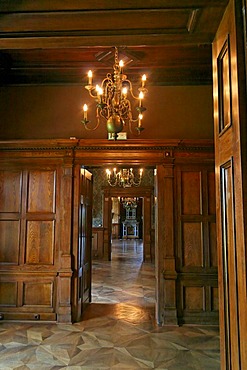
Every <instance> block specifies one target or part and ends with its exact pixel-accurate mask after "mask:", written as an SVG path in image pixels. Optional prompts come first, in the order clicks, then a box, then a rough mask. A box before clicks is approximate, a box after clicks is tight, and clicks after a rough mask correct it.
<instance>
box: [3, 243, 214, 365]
mask: <svg viewBox="0 0 247 370" xmlns="http://www.w3.org/2000/svg"><path fill="white" fill-rule="evenodd" d="M154 283H155V280H154V266H153V265H151V264H146V263H145V264H142V244H141V243H133V241H132V242H131V241H126V242H125V243H124V244H122V243H121V242H117V241H116V242H115V243H114V253H113V258H112V262H109V261H102V262H99V261H95V263H94V264H93V301H92V304H91V305H90V307H89V309H88V310H87V311H86V312H85V315H84V319H83V321H82V322H80V323H76V324H73V325H62V324H58V325H56V324H39V325H30V324H24V323H20V324H18V323H2V324H1V325H0V370H8V369H18V370H26V369H33V370H37V369H38V370H42V369H44V370H50V369H54V370H55V369H73V370H79V369H88V370H90V369H93V370H108V369H119V370H125V369H132V370H135V369H163V370H210V369H213V370H214V369H220V356H219V333H218V329H217V328H216V327H205V326H201V327H199V326H191V327H189V326H183V327H174V326H173V327H163V328H161V327H158V326H156V325H155V321H154V302H155V299H154V297H155V288H154V285H155V284H154Z"/></svg>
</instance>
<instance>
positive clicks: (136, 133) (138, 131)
mask: <svg viewBox="0 0 247 370" xmlns="http://www.w3.org/2000/svg"><path fill="white" fill-rule="evenodd" d="M136 121H138V119H137V120H135V121H133V120H132V121H129V130H130V133H131V134H133V135H134V136H136V137H137V136H139V135H140V134H141V130H138V129H137V128H138V127H137V126H136V127H135V129H136V130H135V131H133V129H132V124H133V123H135V122H136Z"/></svg>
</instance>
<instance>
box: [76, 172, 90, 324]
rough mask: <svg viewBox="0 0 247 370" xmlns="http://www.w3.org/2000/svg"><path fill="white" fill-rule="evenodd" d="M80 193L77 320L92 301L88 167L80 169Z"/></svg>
mask: <svg viewBox="0 0 247 370" xmlns="http://www.w3.org/2000/svg"><path fill="white" fill-rule="evenodd" d="M79 194H80V197H79V208H78V211H79V215H78V216H79V224H78V251H77V268H76V274H77V277H76V282H77V284H76V285H77V286H76V295H77V304H76V306H77V307H76V318H75V320H76V321H78V320H80V319H81V317H82V314H83V312H84V310H85V308H86V306H87V305H88V304H89V303H90V302H91V264H92V262H91V249H92V174H91V173H90V172H89V171H87V170H86V169H81V170H80V181H79Z"/></svg>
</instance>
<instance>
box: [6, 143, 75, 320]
mask: <svg viewBox="0 0 247 370" xmlns="http://www.w3.org/2000/svg"><path fill="white" fill-rule="evenodd" d="M67 155H68V153H66V152H63V153H61V152H60V151H59V152H57V153H56V152H55V151H54V150H52V151H46V150H44V149H39V148H35V149H32V150H28V149H27V150H22V149H21V148H20V147H18V145H16V148H15V150H7V151H6V152H5V151H4V152H2V153H1V161H0V204H1V205H0V231H1V233H0V292H1V294H0V296H1V298H0V313H1V318H2V319H6V320H8V319H9V320H37V321H39V320H40V321H43V320H45V321H47V320H48V321H59V322H65V321H66V322H71V313H70V311H71V303H70V293H69V291H70V279H71V266H70V264H68V261H66V259H68V256H69V259H71V257H70V246H68V244H67V245H66V228H68V227H64V230H63V235H62V237H61V229H63V225H65V221H64V220H63V216H64V217H65V218H66V214H67V204H70V203H71V200H69V202H67V200H68V198H67V196H68V197H70V195H69V194H70V193H69V192H68V191H66V190H68V188H67V189H66V188H65V183H66V173H67V171H68V169H66V166H67V165H68V163H67V164H66V165H65V162H66V159H62V160H61V157H65V158H66V157H67ZM71 179H72V176H70V182H71ZM64 190H65V194H67V196H62V194H63V193H64V192H63V191H64ZM69 213H70V212H69ZM69 224H70V222H69ZM70 235H71V230H70V228H69V240H70ZM62 239H63V240H62ZM63 242H65V245H66V246H64V245H63ZM68 247H69V248H68ZM66 248H67V249H68V251H66ZM66 255H67V257H66ZM68 281H69V284H68ZM65 296H66V297H65ZM68 296H69V302H68Z"/></svg>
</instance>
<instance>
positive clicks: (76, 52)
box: [0, 0, 228, 86]
mask: <svg viewBox="0 0 247 370" xmlns="http://www.w3.org/2000/svg"><path fill="white" fill-rule="evenodd" d="M227 3H228V1H227V0H135V1H133V0H122V1H117V0H90V1H89V0H63V1H61V0H52V1H51V0H42V1H38V0H35V1H34V0H4V1H0V85H1V86H6V85H19V84H22V85H23V84H24V85H26V84H83V83H84V82H86V73H87V71H88V69H92V70H93V71H94V72H95V74H97V76H98V77H100V78H102V77H103V76H105V74H106V73H108V72H111V70H112V65H113V62H114V59H113V57H114V46H118V47H119V54H120V59H121V58H122V59H124V60H125V65H126V67H125V72H126V74H127V75H128V77H129V78H130V79H132V80H135V79H137V77H139V76H140V75H141V74H143V73H146V74H147V75H148V82H149V84H152V85H187V84H194V85H195V84H211V83H212V66H211V43H212V41H213V39H214V35H215V32H216V30H217V27H218V25H219V22H220V20H221V18H222V15H223V13H224V10H225V7H226V5H227Z"/></svg>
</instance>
